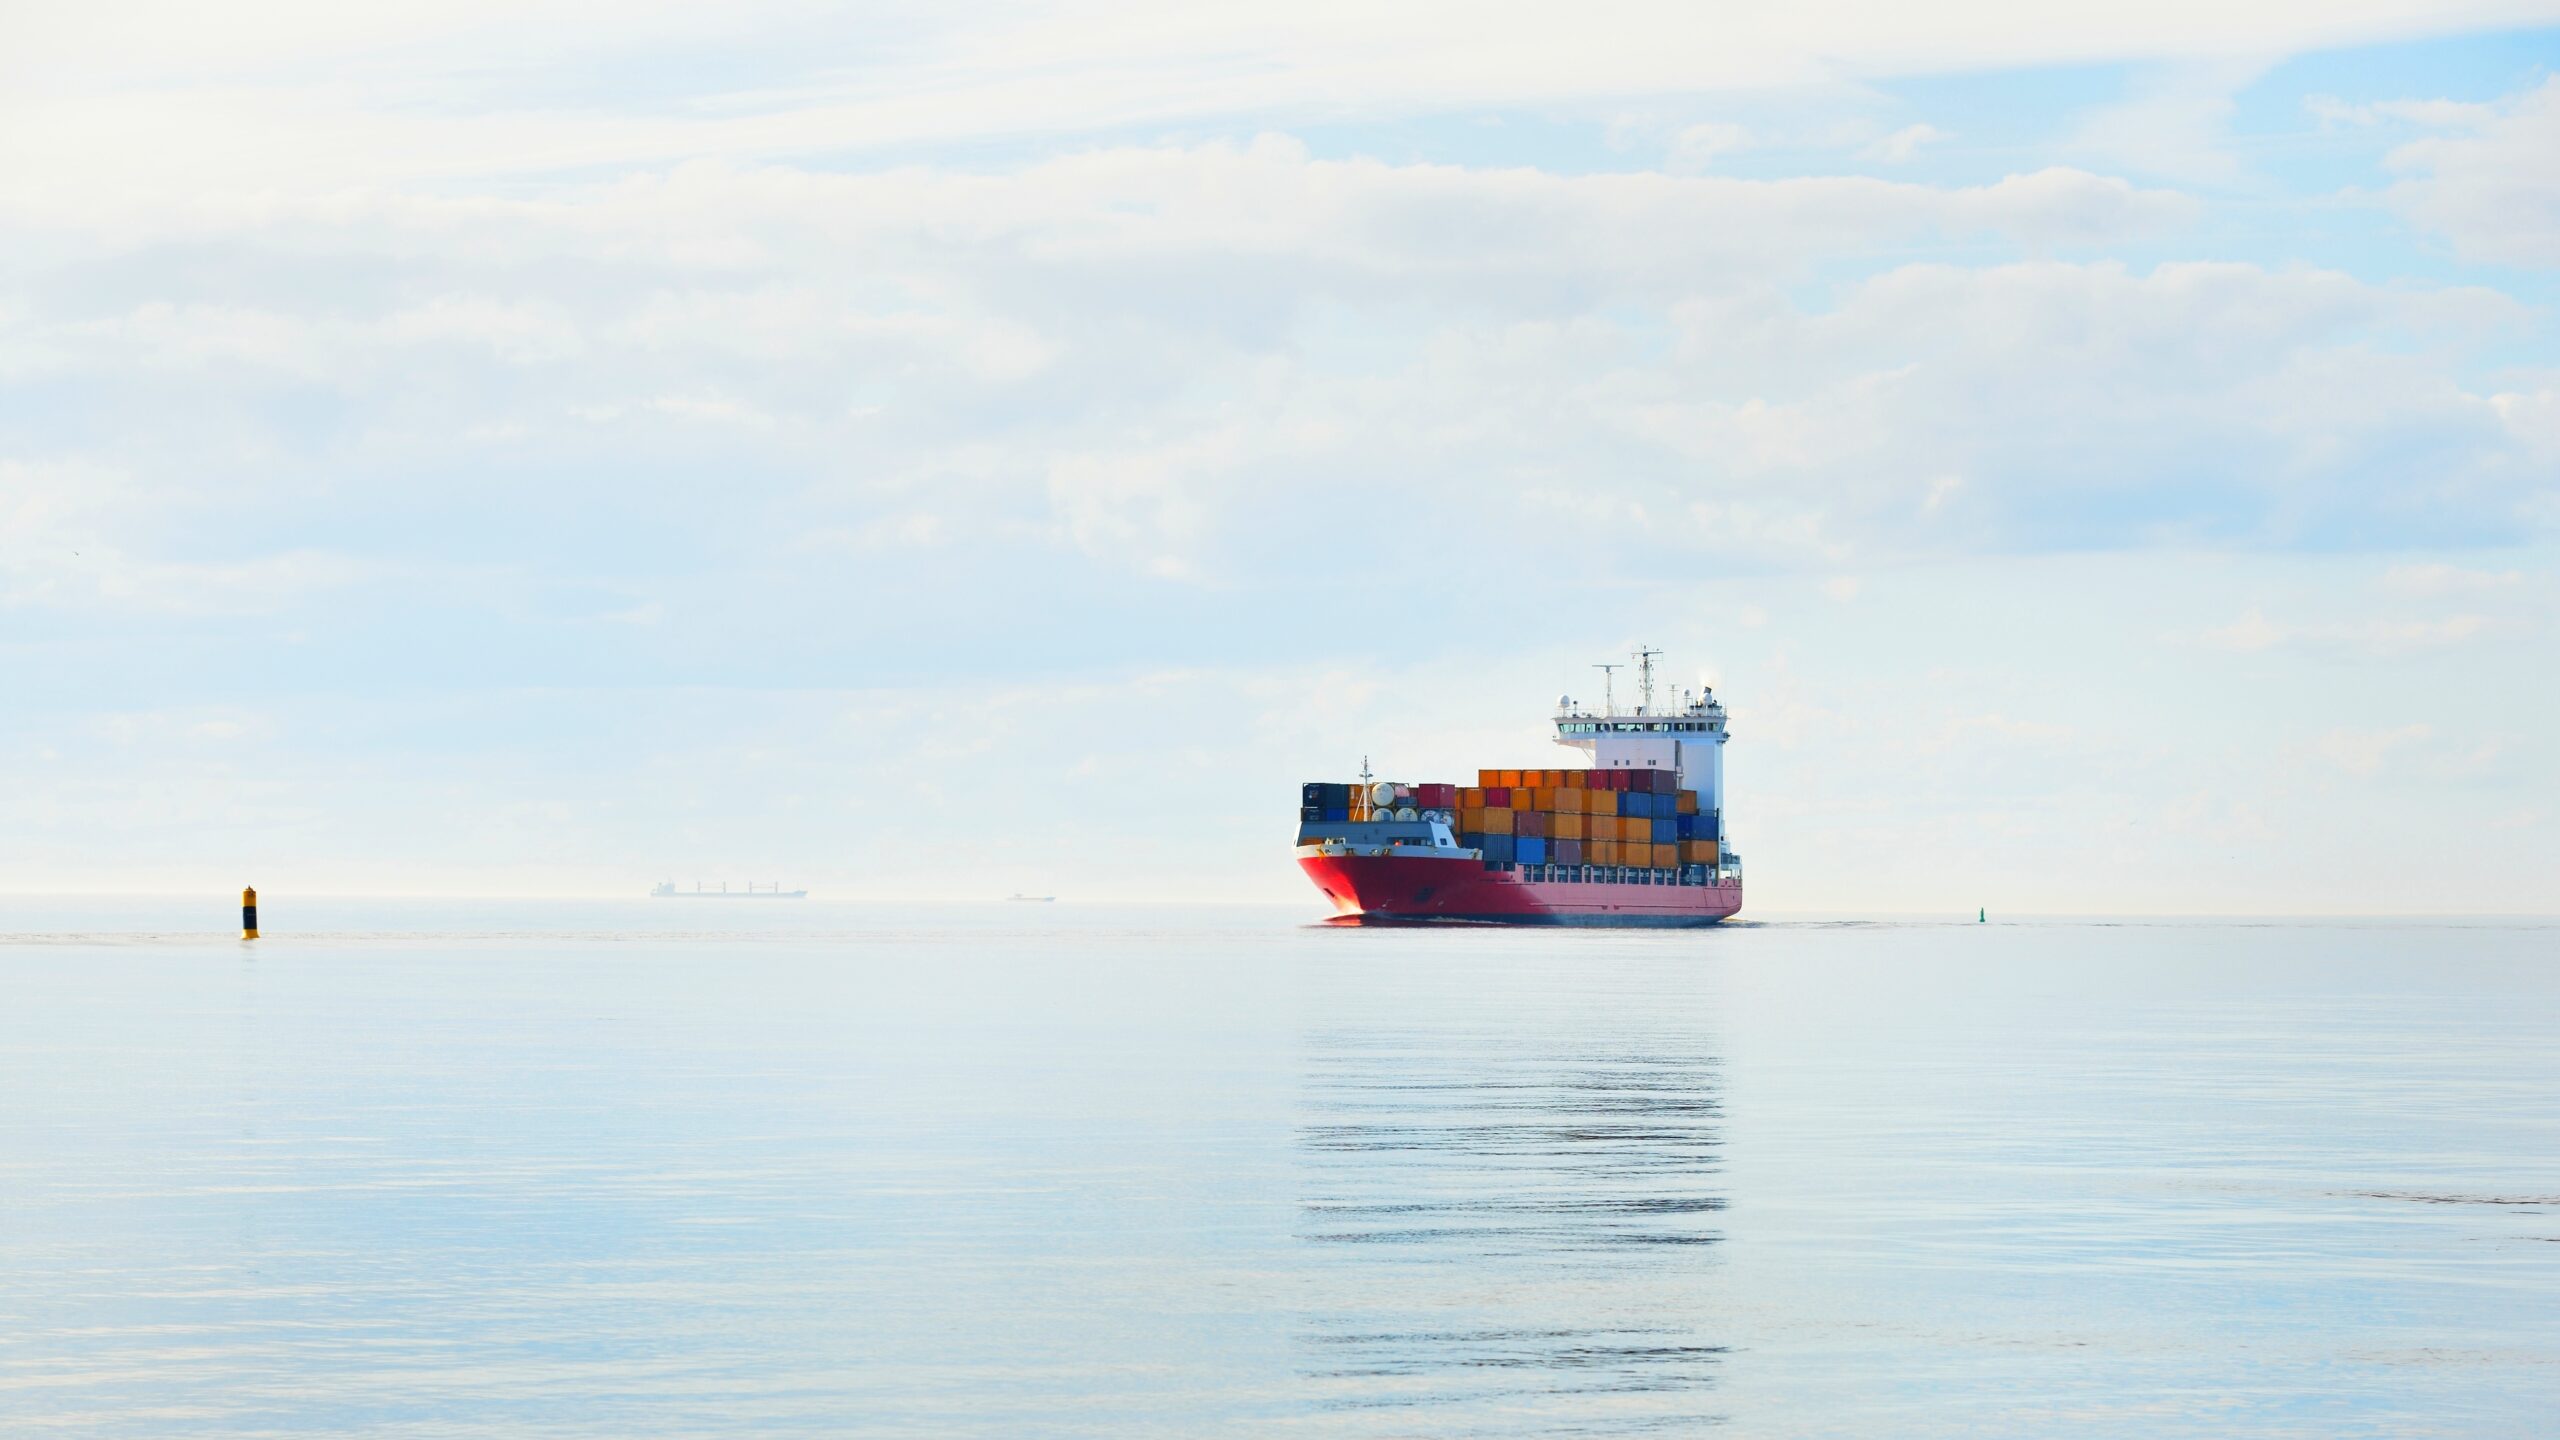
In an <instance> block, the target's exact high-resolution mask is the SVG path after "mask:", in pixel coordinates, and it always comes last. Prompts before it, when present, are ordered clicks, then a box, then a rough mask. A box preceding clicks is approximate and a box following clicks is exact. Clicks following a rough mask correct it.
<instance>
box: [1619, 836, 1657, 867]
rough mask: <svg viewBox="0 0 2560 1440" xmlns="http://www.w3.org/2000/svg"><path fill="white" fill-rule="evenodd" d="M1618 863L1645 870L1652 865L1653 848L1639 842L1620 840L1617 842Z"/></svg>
mask: <svg viewBox="0 0 2560 1440" xmlns="http://www.w3.org/2000/svg"><path fill="white" fill-rule="evenodd" d="M1618 863H1619V864H1621V865H1632V866H1634V867H1636V868H1637V869H1639V870H1642V869H1645V868H1646V867H1648V866H1650V865H1652V864H1653V847H1652V846H1651V845H1648V844H1646V843H1644V842H1643V841H1641V840H1621V841H1619V842H1618Z"/></svg>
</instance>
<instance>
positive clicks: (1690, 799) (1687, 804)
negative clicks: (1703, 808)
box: [1672, 790, 1698, 815]
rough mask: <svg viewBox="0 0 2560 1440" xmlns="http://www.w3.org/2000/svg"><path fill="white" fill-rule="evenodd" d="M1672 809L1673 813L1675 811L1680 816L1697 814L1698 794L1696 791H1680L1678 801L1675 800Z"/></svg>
mask: <svg viewBox="0 0 2560 1440" xmlns="http://www.w3.org/2000/svg"><path fill="white" fill-rule="evenodd" d="M1672 809H1674V810H1675V811H1677V812H1678V813H1680V814H1682V815H1695V814H1697V813H1698V792H1697V791H1695V790H1683V791H1681V792H1680V798H1679V799H1678V800H1677V801H1676V802H1675V803H1674V804H1673V805H1672Z"/></svg>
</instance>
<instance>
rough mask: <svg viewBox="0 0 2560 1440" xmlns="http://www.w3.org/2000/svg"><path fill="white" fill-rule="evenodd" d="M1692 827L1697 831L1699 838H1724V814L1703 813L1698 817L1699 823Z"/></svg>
mask: <svg viewBox="0 0 2560 1440" xmlns="http://www.w3.org/2000/svg"><path fill="white" fill-rule="evenodd" d="M1692 828H1693V829H1694V830H1695V831H1696V833H1697V838H1698V839H1701V840H1721V839H1723V838H1724V816H1723V815H1721V814H1716V815H1701V816H1699V817H1698V823H1697V824H1696V825H1695V826H1694V827H1692Z"/></svg>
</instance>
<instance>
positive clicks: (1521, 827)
mask: <svg viewBox="0 0 2560 1440" xmlns="http://www.w3.org/2000/svg"><path fill="white" fill-rule="evenodd" d="M1511 833H1512V834H1514V835H1537V836H1541V837H1543V836H1544V835H1545V834H1546V833H1547V812H1545V811H1544V810H1522V811H1520V812H1518V813H1517V815H1516V816H1514V818H1513V821H1512V830H1511Z"/></svg>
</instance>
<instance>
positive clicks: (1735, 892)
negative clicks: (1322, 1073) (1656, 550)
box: [1297, 650, 1742, 926]
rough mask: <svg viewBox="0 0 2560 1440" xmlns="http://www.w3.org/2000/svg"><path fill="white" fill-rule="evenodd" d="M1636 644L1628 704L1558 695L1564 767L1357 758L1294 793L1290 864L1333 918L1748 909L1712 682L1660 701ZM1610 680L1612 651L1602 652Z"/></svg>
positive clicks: (1636, 916)
mask: <svg viewBox="0 0 2560 1440" xmlns="http://www.w3.org/2000/svg"><path fill="white" fill-rule="evenodd" d="M1660 653H1661V652H1660V651H1658V650H1639V651H1637V652H1636V653H1635V657H1634V659H1635V664H1634V666H1633V667H1632V668H1634V669H1635V670H1636V671H1637V675H1638V687H1637V691H1638V699H1637V701H1636V704H1635V706H1634V708H1632V709H1629V710H1624V711H1621V710H1620V709H1619V708H1618V706H1617V703H1616V696H1615V693H1614V688H1610V689H1609V691H1608V698H1607V699H1605V700H1604V702H1603V703H1602V705H1601V706H1600V708H1599V710H1598V711H1596V712H1595V711H1593V710H1591V709H1589V708H1587V707H1585V706H1583V705H1580V704H1577V703H1576V702H1575V701H1574V699H1573V697H1571V696H1569V695H1568V696H1566V697H1564V698H1562V699H1560V700H1558V701H1557V702H1556V713H1555V727H1556V734H1555V740H1556V743H1557V744H1558V745H1562V746H1564V747H1566V748H1567V749H1570V750H1577V751H1580V752H1581V761H1582V763H1580V764H1579V765H1576V766H1573V767H1569V768H1564V769H1553V770H1546V769H1539V770H1528V769H1523V770H1508V769H1504V770H1479V771H1477V772H1476V783H1475V784H1473V785H1463V786H1462V785H1459V784H1457V783H1455V782H1445V783H1441V782H1430V783H1411V784H1409V783H1404V782H1400V781H1393V780H1379V779H1376V778H1374V777H1372V776H1370V775H1368V774H1367V773H1366V762H1363V773H1362V775H1361V777H1360V779H1359V780H1358V781H1357V782H1350V781H1345V782H1340V783H1336V782H1329V781H1321V780H1319V781H1314V782H1311V783H1309V784H1308V785H1306V786H1305V787H1304V788H1303V789H1302V791H1301V793H1300V796H1299V810H1298V848H1297V855H1298V867H1299V868H1300V869H1302V870H1304V871H1305V872H1306V873H1307V878H1308V879H1310V880H1312V881H1314V882H1315V885H1316V888H1317V889H1318V890H1321V891H1323V892H1324V896H1325V898H1326V899H1327V900H1328V901H1330V902H1331V903H1332V905H1333V908H1334V912H1335V913H1334V916H1333V923H1336V924H1344V925H1364V924H1371V925H1374V924H1411V923H1415V922H1425V921H1445V922H1461V923H1464V922H1472V923H1477V924H1492V925H1610V926H1694V925H1712V924H1714V923H1716V922H1717V921H1719V920H1722V919H1724V918H1726V917H1727V916H1729V915H1732V914H1734V913H1735V912H1737V911H1739V910H1740V909H1741V908H1742V861H1741V858H1740V857H1739V856H1737V855H1735V854H1734V853H1733V851H1732V849H1731V847H1730V846H1729V845H1728V844H1727V843H1726V838H1725V833H1724V742H1725V736H1726V730H1725V713H1724V706H1723V705H1721V704H1719V703H1718V702H1717V700H1716V697H1715V691H1714V690H1713V689H1709V688H1701V689H1699V690H1695V691H1691V690H1682V691H1679V692H1677V693H1676V694H1674V695H1672V696H1670V697H1668V699H1667V701H1666V703H1663V704H1660V705H1657V704H1656V703H1655V700H1654V686H1653V660H1654V657H1655V656H1657V655H1659V654H1660ZM1598 668H1599V669H1600V670H1601V671H1602V672H1603V675H1604V682H1603V683H1604V687H1605V686H1607V683H1608V681H1609V680H1613V679H1614V678H1615V676H1614V673H1613V672H1614V671H1616V670H1617V669H1619V668H1620V667H1619V666H1616V665H1604V666H1600V667H1598Z"/></svg>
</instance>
